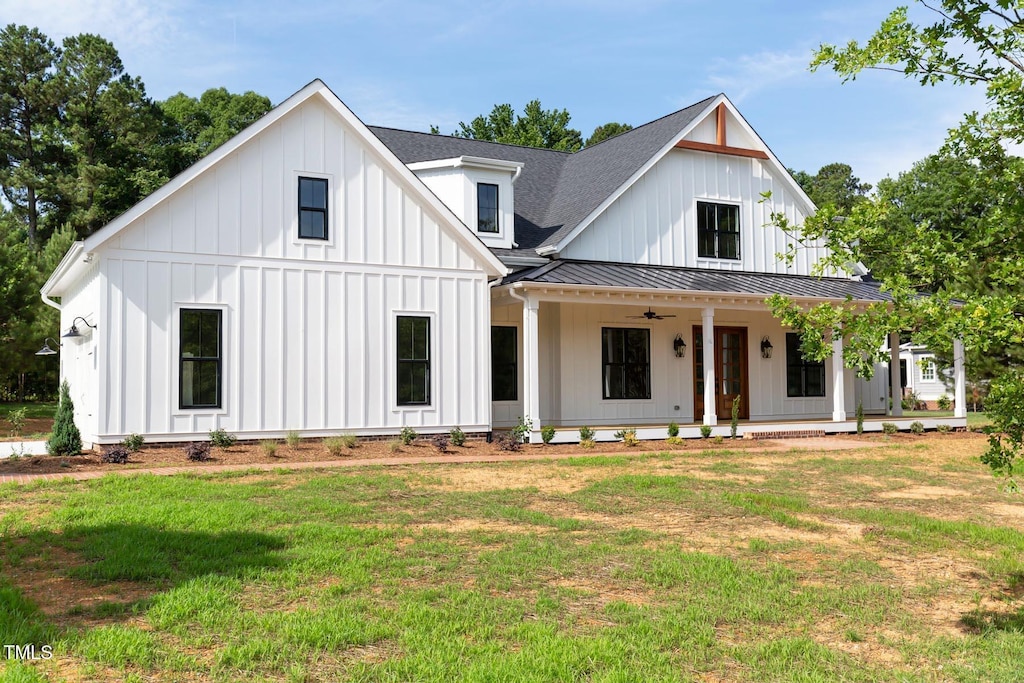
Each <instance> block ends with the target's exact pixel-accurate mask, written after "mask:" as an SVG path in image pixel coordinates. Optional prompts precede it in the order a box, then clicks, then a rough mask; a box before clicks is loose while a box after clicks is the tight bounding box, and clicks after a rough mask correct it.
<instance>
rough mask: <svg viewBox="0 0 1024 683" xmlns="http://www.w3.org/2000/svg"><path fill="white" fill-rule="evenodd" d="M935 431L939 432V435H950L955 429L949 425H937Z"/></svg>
mask: <svg viewBox="0 0 1024 683" xmlns="http://www.w3.org/2000/svg"><path fill="white" fill-rule="evenodd" d="M935 431H937V432H938V433H939V434H949V433H950V432H951V431H953V428H952V427H950V426H949V425H936V426H935Z"/></svg>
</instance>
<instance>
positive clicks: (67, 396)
mask: <svg viewBox="0 0 1024 683" xmlns="http://www.w3.org/2000/svg"><path fill="white" fill-rule="evenodd" d="M46 452H47V453H49V454H50V455H78V454H79V453H81V452H82V435H81V433H80V432H79V431H78V427H76V426H75V404H74V403H72V402H71V387H70V386H69V385H68V381H67V380H64V381H63V382H62V383H61V385H60V404H59V405H58V406H57V412H56V414H55V415H54V416H53V432H52V433H51V434H50V438H49V440H47V442H46Z"/></svg>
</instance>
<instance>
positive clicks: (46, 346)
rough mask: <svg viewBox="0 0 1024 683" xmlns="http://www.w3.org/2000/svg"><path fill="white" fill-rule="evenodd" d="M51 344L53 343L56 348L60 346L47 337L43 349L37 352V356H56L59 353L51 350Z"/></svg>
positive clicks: (54, 340)
mask: <svg viewBox="0 0 1024 683" xmlns="http://www.w3.org/2000/svg"><path fill="white" fill-rule="evenodd" d="M50 342H53V345H54V346H60V344H59V343H58V342H57V340H56V339H54V338H52V337H47V338H46V339H44V340H43V348H41V349H39V350H38V351H36V355H37V356H56V355H57V352H56V351H54V350H53V349H51V348H50Z"/></svg>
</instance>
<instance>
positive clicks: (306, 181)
mask: <svg viewBox="0 0 1024 683" xmlns="http://www.w3.org/2000/svg"><path fill="white" fill-rule="evenodd" d="M299 238H300V239H310V240H326V239H327V179H326V178H303V177H301V176H300V177H299Z"/></svg>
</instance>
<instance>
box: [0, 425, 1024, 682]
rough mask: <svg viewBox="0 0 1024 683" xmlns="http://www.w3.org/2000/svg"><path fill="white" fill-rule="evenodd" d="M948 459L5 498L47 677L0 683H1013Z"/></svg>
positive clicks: (461, 471) (982, 494) (46, 492)
mask: <svg viewBox="0 0 1024 683" xmlns="http://www.w3.org/2000/svg"><path fill="white" fill-rule="evenodd" d="M925 443H929V444H934V443H940V442H937V441H927V442H925ZM948 443H949V444H952V445H951V446H949V447H948V448H949V451H950V455H949V456H948V457H947V458H945V459H940V460H936V459H935V458H934V457H933V458H932V459H931V460H928V459H925V458H922V457H919V456H917V455H915V453H917V451H913V450H906V449H900V448H898V447H897V446H885V447H882V448H873V449H863V450H861V451H853V452H843V453H830V454H823V453H814V452H811V453H806V452H799V451H794V452H791V453H784V454H779V453H775V454H771V455H770V457H769V458H767V459H766V458H764V457H763V455H762V454H759V453H757V452H756V451H750V452H733V453H729V454H718V455H717V456H712V455H709V454H706V453H698V454H694V453H690V454H687V453H676V454H662V455H659V456H654V457H652V456H628V455H627V456H614V457H611V458H602V457H593V458H591V457H586V458H577V459H573V460H572V461H571V462H566V461H561V462H558V461H556V462H551V463H536V462H534V463H509V464H505V465H498V466H496V465H486V466H481V467H487V468H491V469H493V468H495V467H497V468H498V469H499V474H500V471H501V469H502V468H505V469H507V470H508V471H511V470H516V473H515V474H516V476H515V478H514V480H515V481H522V480H524V475H525V474H527V473H529V474H531V475H533V481H534V482H535V485H529V486H521V487H507V486H505V487H503V484H502V478H501V477H500V476H499V477H496V478H494V477H492V479H494V480H496V483H495V484H493V485H491V486H487V485H480V484H478V483H473V482H476V481H477V480H476V479H474V478H473V477H472V476H468V478H467V476H466V475H471V474H472V468H474V467H475V466H473V465H453V466H444V465H422V466H415V467H404V468H395V469H384V468H371V469H363V470H352V471H344V470H340V471H332V472H307V471H304V472H275V473H260V474H256V473H247V474H246V475H245V476H244V477H240V476H237V475H233V474H232V475H224V476H220V475H203V476H194V475H190V476H174V477H154V476H139V477H132V478H123V477H118V476H110V477H106V478H103V479H100V480H95V481H91V482H79V483H75V482H51V483H40V484H33V485H31V486H13V485H7V486H0V532H2V535H0V571H2V574H0V576H3V577H8V578H5V579H0V641H2V642H4V643H11V642H13V643H36V644H51V645H53V646H54V648H55V652H56V654H57V656H58V657H59V658H60V660H61V662H62V664H61V667H62V668H61V669H58V668H57V665H56V663H49V662H45V661H41V662H32V663H18V662H0V680H26V681H36V680H61V679H62V678H64V677H74V676H73V675H72V672H73V671H74V670H77V676H79V677H83V678H91V679H99V680H109V679H119V680H120V679H123V680H354V681H396V680H417V681H420V680H422V681H480V680H489V681H680V680H684V681H687V680H700V679H714V680H736V681H746V680H770V681H833V680H846V681H904V680H915V681H916V680H922V681H945V680H957V681H960V680H963V681H1014V680H1018V678H1019V666H1017V665H1015V664H1014V662H1019V661H1020V660H1021V658H1022V657H1024V601H1022V600H1021V598H1019V597H1017V596H1018V595H1019V594H1020V591H1019V590H1018V586H1019V584H1020V583H1021V581H1022V577H1024V561H1022V560H1020V559H1018V558H1021V557H1024V534H1022V533H1021V532H1020V531H1017V530H1016V528H1014V526H1013V522H1012V520H1010V521H1007V520H1001V521H1000V520H997V519H986V518H985V517H984V516H979V513H978V511H979V510H982V509H986V508H985V506H987V505H995V504H1002V505H1005V503H1006V502H1011V503H1014V502H1015V499H1007V498H1006V495H1005V494H1003V493H1002V492H1001V490H1000V489H999V487H998V483H997V482H995V481H994V480H992V479H991V478H985V477H984V476H983V475H984V474H985V473H984V471H983V470H981V466H980V465H977V468H978V469H977V471H975V472H973V473H972V472H969V471H968V470H966V465H965V464H964V463H965V462H968V461H969V460H970V458H976V456H977V453H978V452H980V448H981V445H979V444H981V443H982V441H981V440H979V441H978V442H977V443H975V442H974V441H958V442H956V443H954V442H952V441H950V442H948ZM972 449H973V450H972ZM929 454H931V452H930V451H929ZM711 457H718V458H720V459H719V460H716V461H709V458H711ZM975 462H976V461H975ZM951 464H952V465H956V467H953V468H949V467H945V465H951ZM681 472H682V473H681ZM684 473H685V474H684ZM701 473H706V476H705V475H704V474H701ZM755 475H756V476H757V477H758V479H757V480H756V482H754V483H749V482H747V481H744V480H742V479H741V478H742V477H754V476H755ZM864 478H870V479H871V481H872V485H871V486H866V485H862V484H859V483H858V482H862V480H863V479H864ZM509 480H513V478H512V477H510V478H509ZM552 483H558V486H551V484H552ZM922 485H931V486H945V487H948V488H951V489H963V490H969V491H970V493H971V495H969V496H966V495H965V496H960V497H951V498H950V499H948V500H941V499H940V500H932V499H929V500H924V499H915V498H898V497H896V498H884V497H881V496H880V495H879V494H880V493H882V492H886V491H889V492H895V493H899V492H900V491H901V490H903V489H905V488H906V487H908V486H922ZM929 567H934V568H935V569H934V570H930V569H928V568H929ZM46 576H52V577H54V579H55V580H57V581H59V582H60V585H61V587H62V588H61V590H62V591H64V592H65V595H64V597H63V598H62V599H61V600H59V601H53V600H50V601H49V602H46V603H40V604H43V606H44V607H46V609H45V610H41V609H40V606H39V605H37V604H36V603H35V600H34V596H39V595H41V594H40V593H39V592H38V591H39V590H41V589H40V586H41V585H42V584H41V583H40V582H41V578H42V577H46ZM983 598H984V599H983ZM936 606H945V609H946V610H947V611H946V613H937V610H938V609H939V608H938V607H936ZM950 624H958V625H959V626H958V628H959V629H960V631H959V632H956V633H952V634H951V631H950V626H949V625H950ZM854 646H856V647H854ZM878 653H881V655H882V656H876V655H877V654H878ZM68 667H70V669H69V668H68Z"/></svg>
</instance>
